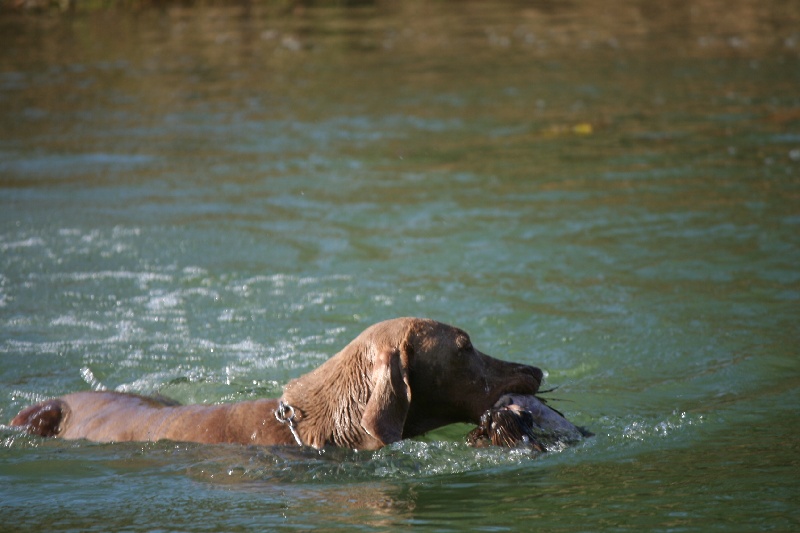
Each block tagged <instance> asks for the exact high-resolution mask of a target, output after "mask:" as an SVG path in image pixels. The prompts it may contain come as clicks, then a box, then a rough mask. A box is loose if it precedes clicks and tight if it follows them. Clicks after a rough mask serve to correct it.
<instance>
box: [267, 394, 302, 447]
mask: <svg viewBox="0 0 800 533" xmlns="http://www.w3.org/2000/svg"><path fill="white" fill-rule="evenodd" d="M274 413H275V420H277V421H278V422H280V423H281V424H286V425H288V426H289V431H291V432H292V436H293V437H294V440H295V441H297V445H298V446H302V445H303V441H302V440H300V435H298V433H297V429H296V428H295V423H294V407H292V406H291V405H289V404H288V403H285V402H284V401H283V400H280V401H279V402H278V407H277V409H275V411H274Z"/></svg>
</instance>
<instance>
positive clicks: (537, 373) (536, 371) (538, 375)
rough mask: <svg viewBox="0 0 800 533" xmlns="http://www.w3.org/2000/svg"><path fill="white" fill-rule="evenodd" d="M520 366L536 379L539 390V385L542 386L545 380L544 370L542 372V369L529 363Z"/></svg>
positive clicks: (524, 371)
mask: <svg viewBox="0 0 800 533" xmlns="http://www.w3.org/2000/svg"><path fill="white" fill-rule="evenodd" d="M520 367H521V368H520V370H521V371H522V372H523V373H525V374H528V375H530V376H531V377H533V379H535V380H536V390H539V387H541V385H542V381H543V380H544V372H542V369H541V368H538V367H535V366H528V365H520Z"/></svg>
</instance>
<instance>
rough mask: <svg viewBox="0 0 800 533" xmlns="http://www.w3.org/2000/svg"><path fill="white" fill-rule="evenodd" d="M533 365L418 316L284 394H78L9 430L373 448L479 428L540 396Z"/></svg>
mask: <svg viewBox="0 0 800 533" xmlns="http://www.w3.org/2000/svg"><path fill="white" fill-rule="evenodd" d="M541 381H542V371H541V370H539V369H538V368H536V367H532V366H526V365H521V364H516V363H508V362H504V361H500V360H499V359H494V358H493V357H490V356H488V355H485V354H483V353H481V352H479V351H478V350H476V349H475V348H474V347H473V346H472V343H471V342H470V339H469V336H468V335H467V334H466V333H465V332H464V331H462V330H460V329H458V328H454V327H452V326H448V325H446V324H442V323H440V322H434V321H432V320H426V319H419V318H397V319H394V320H387V321H385V322H380V323H378V324H375V325H373V326H371V327H369V328H368V329H367V330H365V331H364V332H363V333H361V335H359V336H358V337H356V339H355V340H353V341H352V342H351V343H350V344H348V345H347V346H346V347H345V348H344V349H343V350H342V351H341V352H339V353H338V354H336V355H335V356H333V357H332V358H331V359H329V360H328V361H326V362H325V363H323V364H322V365H321V366H320V367H318V368H317V369H316V370H313V371H312V372H310V373H308V374H306V375H304V376H301V377H299V378H297V379H295V380H293V381H291V382H290V383H289V384H288V385H286V387H285V388H284V391H283V397H282V398H281V399H280V400H266V399H265V400H254V401H247V402H240V403H234V404H222V405H185V406H183V405H178V404H175V403H174V402H170V401H169V400H165V399H163V398H149V397H144V396H138V395H134V394H125V393H119V392H77V393H74V394H68V395H66V396H62V397H60V398H56V399H52V400H47V401H44V402H42V403H39V404H37V405H34V406H31V407H28V408H27V409H24V410H22V411H21V412H20V413H19V414H18V415H17V416H16V417H15V418H14V419H13V420H12V421H11V425H12V426H21V427H24V428H25V429H26V430H27V431H28V432H30V433H34V434H37V435H42V436H57V437H61V438H64V439H88V440H92V441H99V442H119V441H156V440H160V439H169V440H173V441H184V442H204V443H241V444H257V445H287V444H300V445H307V446H313V447H314V448H321V447H323V446H325V445H335V446H342V447H347V448H353V449H359V450H374V449H378V448H380V447H382V446H385V445H387V444H390V443H392V442H396V441H399V440H401V439H404V438H409V437H414V436H417V435H421V434H423V433H425V432H426V431H430V430H432V429H435V428H438V427H441V426H444V425H447V424H451V423H454V422H471V423H475V424H477V423H478V422H479V421H480V418H481V415H482V414H483V413H484V412H485V411H486V410H487V409H489V408H491V407H492V406H494V405H495V403H496V402H497V401H498V400H499V399H500V397H501V396H503V395H504V394H509V393H516V394H523V395H524V394H531V395H532V394H534V393H535V392H536V391H537V390H538V389H539V385H540V384H541Z"/></svg>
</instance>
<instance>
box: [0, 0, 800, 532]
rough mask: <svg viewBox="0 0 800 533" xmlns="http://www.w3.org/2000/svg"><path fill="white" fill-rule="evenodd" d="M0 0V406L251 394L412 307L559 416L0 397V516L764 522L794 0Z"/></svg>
mask: <svg viewBox="0 0 800 533" xmlns="http://www.w3.org/2000/svg"><path fill="white" fill-rule="evenodd" d="M16 5H17V2H8V1H6V2H5V3H0V423H5V422H7V421H8V420H10V419H11V417H13V416H14V415H15V414H16V413H17V412H18V411H19V410H20V409H21V408H22V407H24V406H27V405H29V404H30V403H32V402H35V401H38V400H41V399H44V398H48V397H51V396H56V395H60V394H64V393H67V392H75V391H79V390H91V389H98V390H99V389H109V390H120V391H131V392H137V393H142V394H150V393H156V392H159V393H161V394H163V395H165V396H168V397H172V398H175V399H177V400H179V401H181V402H199V403H218V402H230V401H237V400H244V399H253V398H262V397H276V396H278V395H280V393H281V390H282V387H283V385H285V384H286V383H287V382H288V381H289V380H290V379H292V378H294V377H297V376H298V375H300V374H302V373H305V372H308V371H310V370H311V369H313V368H315V367H316V366H318V365H319V364H320V363H321V362H322V361H324V360H325V359H327V358H328V357H329V356H330V355H332V354H334V353H335V352H337V351H338V350H339V349H341V348H342V347H343V346H344V345H345V344H347V342H349V341H350V340H351V339H352V338H354V337H355V336H356V335H358V333H360V332H361V331H362V330H363V329H365V328H366V327H367V326H368V325H370V324H372V323H375V322H378V321H380V320H383V319H386V318H391V317H396V316H427V317H431V318H435V319H437V320H441V321H444V322H448V323H452V324H455V325H457V326H460V327H462V328H464V329H466V330H467V331H469V332H470V334H471V336H472V339H473V341H474V343H475V345H476V346H477V347H478V348H479V349H481V350H482V351H485V352H487V353H490V354H492V355H495V356H497V357H500V358H502V359H507V360H513V361H518V362H522V363H527V364H533V365H536V366H539V367H541V368H542V369H543V370H545V372H546V374H547V375H546V382H545V386H546V387H547V386H552V387H557V389H556V391H554V392H552V393H550V394H549V395H548V396H549V397H550V398H552V399H551V401H552V403H553V405H555V406H556V407H557V408H558V409H560V410H561V411H563V412H565V414H566V415H567V416H568V417H569V418H570V419H571V420H573V421H575V422H576V423H578V424H580V425H583V426H586V427H588V428H589V429H591V430H592V431H593V432H594V433H595V437H593V438H591V439H588V440H586V441H584V442H582V443H580V444H579V445H577V446H574V447H571V448H568V449H565V450H562V451H554V452H552V453H548V454H544V455H538V456H536V455H532V454H531V453H529V452H526V451H525V450H507V449H499V448H487V449H473V448H469V447H467V446H466V444H465V443H464V437H465V435H466V433H467V432H468V431H469V429H470V426H467V425H457V426H451V427H448V428H444V429H441V430H438V431H435V432H433V433H431V434H429V435H427V436H425V437H423V438H420V439H416V440H412V441H404V442H401V443H397V444H394V445H391V446H389V447H387V448H385V449H382V450H380V451H377V452H369V453H367V452H351V451H344V450H334V449H331V450H324V451H321V452H317V451H312V450H290V449H280V448H276V449H267V448H257V447H252V448H248V447H238V446H203V445H195V444H184V443H174V442H158V443H122V444H93V443H88V442H65V441H58V440H44V439H40V438H34V437H30V436H25V435H21V434H19V433H18V432H16V431H15V430H12V429H11V428H8V427H0V444H2V446H0V517H2V520H1V521H0V530H4V531H5V530H8V531H12V530H13V531H40V530H43V529H47V530H50V531H123V530H124V531H154V530H160V531H235V530H250V529H260V530H283V529H295V530H310V529H322V530H336V529H346V530H356V529H357V530H364V531H381V530H396V529H400V528H411V527H413V528H416V529H420V530H423V531H457V530H467V529H469V530H478V531H530V530H533V529H536V530H544V531H623V530H648V531H700V530H702V531H733V530H742V531H761V530H777V531H790V530H796V529H798V528H800V512H799V511H798V501H800V483H798V481H797V477H798V476H797V473H798V470H799V467H800V463H799V462H798V451H799V450H800V446H799V445H798V439H797V437H796V436H795V435H794V431H795V428H796V427H797V425H798V422H800V420H799V418H800V417H798V406H800V363H798V356H799V355H800V353H798V346H800V328H799V327H798V323H800V267H798V265H800V90H798V88H799V87H800V5H798V4H797V3H795V2H785V1H779V0H771V1H767V2H763V1H759V2H756V1H735V2H716V1H708V0H704V1H700V2H684V1H678V0H673V1H669V2H661V3H658V4H654V3H650V2H634V1H625V2H617V3H613V4H609V5H601V4H597V3H588V2H570V3H565V2H548V1H534V2H510V1H509V2H418V1H414V0H412V1H409V2H377V3H370V2H365V3H357V4H356V5H346V4H331V3H326V2H311V3H284V2H276V3H270V2H265V3H262V2H238V3H226V2H196V3H171V2H163V3H162V2H154V3H146V2H145V3H118V4H113V3H109V4H100V3H90V2H88V1H87V2H81V1H80V0H78V1H77V2H76V3H75V4H74V6H73V9H71V10H68V11H66V12H59V10H58V8H57V7H53V6H51V5H49V4H48V6H47V7H46V8H42V9H33V7H35V6H33V3H32V2H27V3H26V5H27V6H28V8H27V9H26V8H15V7H14V6H16ZM40 5H42V4H40Z"/></svg>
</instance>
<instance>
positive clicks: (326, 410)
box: [281, 344, 379, 450]
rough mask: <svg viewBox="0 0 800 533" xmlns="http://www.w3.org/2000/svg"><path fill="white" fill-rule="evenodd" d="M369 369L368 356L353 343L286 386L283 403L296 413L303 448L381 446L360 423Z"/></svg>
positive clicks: (295, 426) (364, 403) (362, 447)
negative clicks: (305, 446) (304, 446)
mask: <svg viewBox="0 0 800 533" xmlns="http://www.w3.org/2000/svg"><path fill="white" fill-rule="evenodd" d="M369 366H370V362H369V356H368V355H366V354H365V353H364V351H363V350H361V349H360V348H359V347H357V346H353V345H352V344H351V345H348V346H347V347H346V348H345V349H344V350H342V351H341V352H339V353H338V354H336V355H335V356H333V357H332V358H331V359H329V360H328V361H326V362H325V363H323V364H322V365H321V366H320V367H318V368H317V369H315V370H313V371H312V372H309V373H308V374H305V375H303V376H301V377H299V378H297V379H295V380H292V381H291V382H289V383H288V384H287V385H286V387H284V389H283V397H282V398H281V402H283V403H284V404H285V405H288V406H291V408H292V409H293V410H294V419H293V420H294V432H296V433H297V435H298V436H299V439H300V441H301V442H302V443H303V444H304V445H307V446H312V447H314V448H317V449H319V448H322V447H324V446H326V445H329V444H331V445H335V446H339V447H344V448H352V449H362V450H363V449H374V448H377V447H379V446H378V443H377V441H376V439H375V438H374V437H372V436H371V435H369V433H367V432H366V431H365V430H364V428H363V427H362V426H361V423H360V422H361V418H362V416H363V411H364V406H365V405H366V403H367V400H368V399H369V394H370V383H369V379H370V378H369V372H368V371H367V368H368V367H369ZM287 425H288V424H287ZM290 427H291V426H290Z"/></svg>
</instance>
